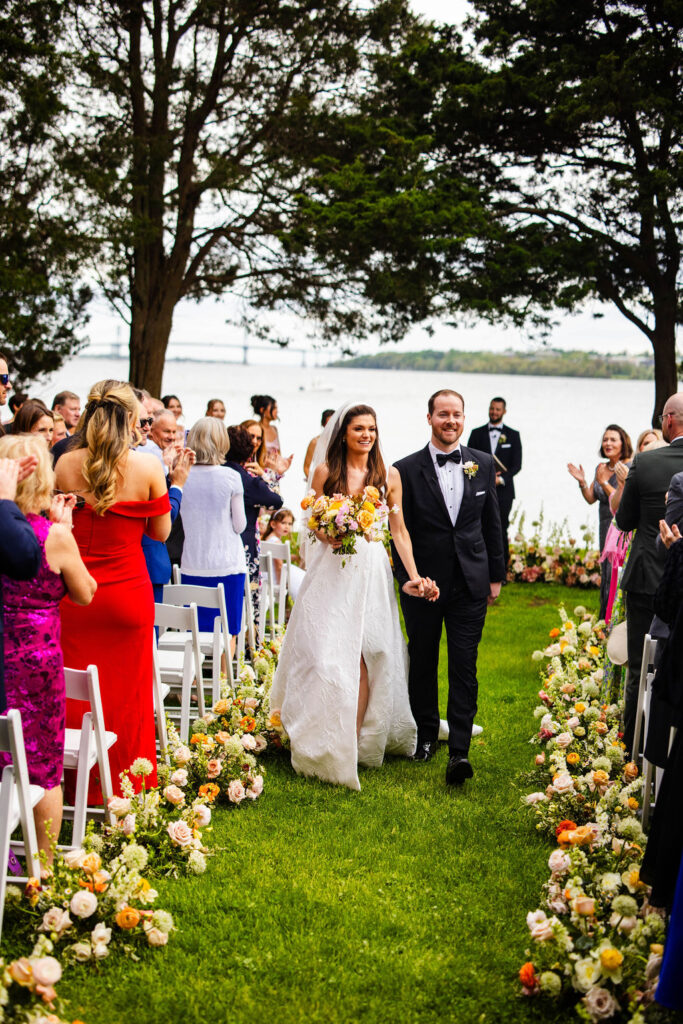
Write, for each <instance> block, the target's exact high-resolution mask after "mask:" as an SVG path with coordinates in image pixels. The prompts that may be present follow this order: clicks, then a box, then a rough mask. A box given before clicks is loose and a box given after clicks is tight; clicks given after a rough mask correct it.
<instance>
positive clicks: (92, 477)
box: [56, 380, 171, 802]
mask: <svg viewBox="0 0 683 1024" xmlns="http://www.w3.org/2000/svg"><path fill="white" fill-rule="evenodd" d="M137 414H138V403H137V400H136V398H135V395H134V393H133V391H132V389H131V387H130V386H129V385H128V384H122V383H121V382H120V381H114V380H105V381H100V382H99V383H98V384H95V385H94V387H93V388H92V390H91V392H90V394H89V395H88V404H87V405H86V408H85V412H84V413H83V417H82V420H81V423H80V425H79V426H80V430H79V435H80V438H81V447H79V448H76V449H73V450H71V451H68V452H65V454H64V455H62V457H61V458H60V460H59V462H58V463H57V470H56V472H57V486H58V487H59V488H60V489H61V490H63V491H69V492H72V493H74V494H76V495H82V497H83V499H84V502H85V503H84V504H83V506H82V507H81V508H78V507H77V509H76V511H75V512H74V517H73V520H74V537H75V539H76V543H77V544H78V547H79V550H80V552H81V556H82V558H83V561H84V562H85V564H86V566H87V567H88V569H89V571H90V572H91V573H92V575H93V576H94V577H95V580H96V581H97V588H98V589H97V594H96V596H95V600H94V601H93V602H92V604H91V605H90V606H89V607H88V608H78V607H77V606H76V605H75V604H74V603H73V602H72V601H70V600H69V598H65V599H64V601H63V602H62V608H61V616H62V646H63V650H64V664H65V665H67V666H68V667H69V668H78V669H84V668H86V667H87V666H88V665H91V664H93V665H97V668H98V671H99V677H100V689H101V691H102V707H103V711H104V721H105V725H106V728H107V729H108V730H110V731H112V732H115V733H116V734H117V736H118V739H117V741H116V743H115V744H114V746H113V747H112V748H111V749H110V751H109V762H110V766H111V774H112V783H113V787H114V792H115V793H118V794H120V793H121V786H120V779H119V774H120V772H122V771H123V770H124V769H126V768H129V767H130V766H131V765H132V763H133V761H135V760H136V758H140V757H143V758H147V760H148V761H149V762H150V763H151V765H152V772H151V775H148V776H147V780H146V784H147V785H148V786H150V785H156V734H155V726H154V699H153V690H152V628H153V626H154V598H153V594H152V584H151V583H150V579H149V574H148V572H147V566H146V564H145V558H144V554H143V551H142V535H143V533H146V534H147V536H148V537H151V538H152V539H153V540H160V541H164V540H166V538H167V537H168V534H169V532H170V529H171V515H170V503H169V500H168V492H167V489H166V481H165V479H164V473H163V469H162V467H161V464H160V462H159V461H158V459H156V458H155V457H154V456H153V455H145V454H143V453H142V452H131V450H130V445H131V443H133V442H134V424H135V421H136V418H137ZM83 710H84V709H83V707H82V705H81V704H80V702H78V701H68V702H67V725H69V726H77V725H78V724H80V720H81V717H82V714H83ZM96 775H97V770H96V769H93V777H91V784H90V792H89V801H90V802H97V801H98V800H100V801H101V788H100V784H99V779H98V778H97V777H96ZM133 781H134V782H137V783H138V784H139V782H140V780H139V779H137V780H136V779H133Z"/></svg>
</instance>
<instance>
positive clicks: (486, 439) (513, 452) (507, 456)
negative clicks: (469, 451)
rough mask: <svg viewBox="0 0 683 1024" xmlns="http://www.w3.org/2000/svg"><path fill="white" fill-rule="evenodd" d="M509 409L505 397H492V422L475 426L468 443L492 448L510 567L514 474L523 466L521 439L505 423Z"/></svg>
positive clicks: (480, 447) (490, 417) (505, 552)
mask: <svg viewBox="0 0 683 1024" xmlns="http://www.w3.org/2000/svg"><path fill="white" fill-rule="evenodd" d="M506 410H507V406H506V404H505V399H504V398H500V397H498V398H492V399H491V403H490V405H489V422H488V423H485V424H484V426H483V427H475V428H474V430H473V431H472V433H471V434H470V439H469V441H468V442H467V443H468V445H469V446H470V448H476V449H477V450H478V451H480V452H491V454H492V455H493V456H495V458H494V461H495V462H496V494H497V495H498V507H499V509H500V525H501V529H502V531H503V554H504V557H505V565H506V567H507V564H508V561H509V560H510V546H509V543H508V526H509V524H510V512H511V511H512V503H513V501H514V500H515V479H514V478H515V477H516V476H517V474H518V473H519V471H520V469H521V468H522V441H521V439H520V436H519V432H518V431H517V430H513V429H512V427H508V425H507V424H506V423H503V417H504V416H505V413H506ZM496 460H498V461H496Z"/></svg>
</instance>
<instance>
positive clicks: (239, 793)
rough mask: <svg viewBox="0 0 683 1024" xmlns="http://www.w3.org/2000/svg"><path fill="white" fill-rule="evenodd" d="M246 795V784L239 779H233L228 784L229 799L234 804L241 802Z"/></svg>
mask: <svg viewBox="0 0 683 1024" xmlns="http://www.w3.org/2000/svg"><path fill="white" fill-rule="evenodd" d="M245 796H246V793H245V790H244V786H243V785H242V783H241V782H240V780H239V779H233V780H232V782H231V783H230V785H229V786H228V800H230V802H231V803H233V804H241V803H242V801H243V800H244V798H245Z"/></svg>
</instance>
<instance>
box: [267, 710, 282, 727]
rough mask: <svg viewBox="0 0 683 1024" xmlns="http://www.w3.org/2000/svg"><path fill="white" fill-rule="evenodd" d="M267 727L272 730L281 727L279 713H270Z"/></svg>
mask: <svg viewBox="0 0 683 1024" xmlns="http://www.w3.org/2000/svg"><path fill="white" fill-rule="evenodd" d="M268 725H270V726H271V728H273V729H279V728H280V727H281V726H282V717H281V716H280V712H279V711H271V713H270V718H269V719H268Z"/></svg>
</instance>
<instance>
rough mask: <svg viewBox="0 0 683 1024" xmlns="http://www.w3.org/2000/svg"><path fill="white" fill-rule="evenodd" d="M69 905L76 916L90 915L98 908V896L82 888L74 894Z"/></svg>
mask: <svg viewBox="0 0 683 1024" xmlns="http://www.w3.org/2000/svg"><path fill="white" fill-rule="evenodd" d="M69 907H70V908H71V913H72V914H75V915H76V917H90V916H91V915H92V914H94V913H95V911H96V910H97V896H95V894H94V893H92V892H88V890H87V889H81V891H80V892H76V893H74V894H73V896H72V897H71V903H70V904H69Z"/></svg>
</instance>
